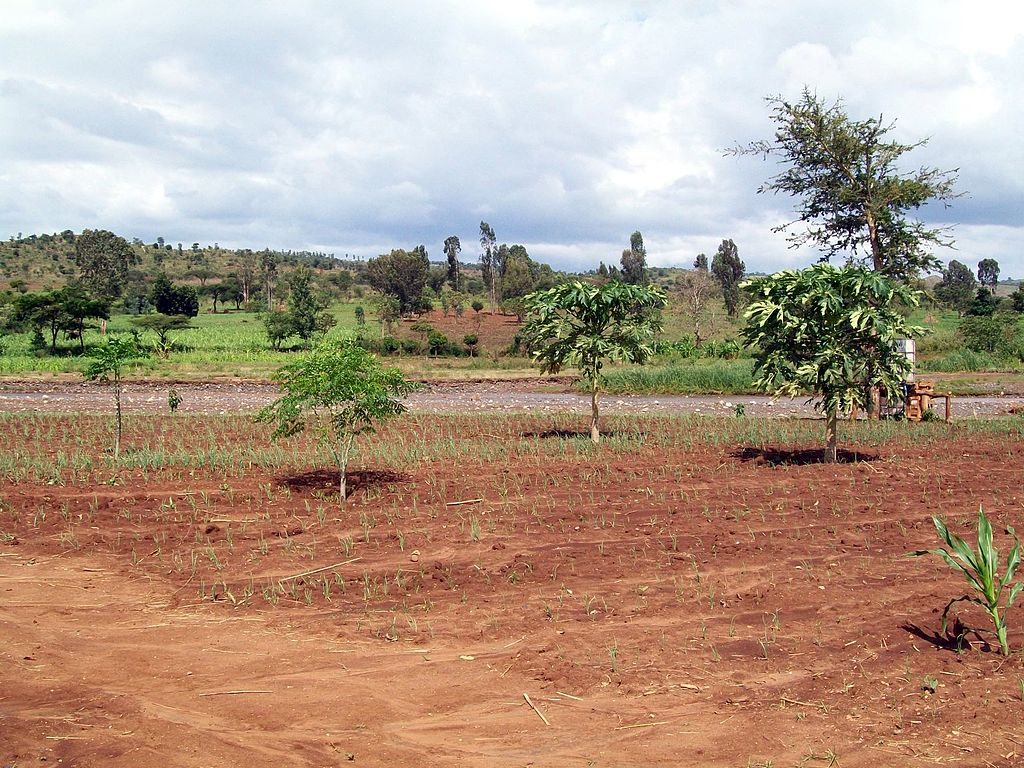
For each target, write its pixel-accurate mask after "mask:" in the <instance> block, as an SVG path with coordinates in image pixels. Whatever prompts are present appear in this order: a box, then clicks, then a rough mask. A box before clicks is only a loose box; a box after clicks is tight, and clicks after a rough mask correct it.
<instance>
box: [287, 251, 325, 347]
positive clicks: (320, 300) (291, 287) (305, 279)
mask: <svg viewBox="0 0 1024 768" xmlns="http://www.w3.org/2000/svg"><path fill="white" fill-rule="evenodd" d="M327 305H328V302H327V299H326V298H325V297H324V296H322V295H321V294H319V293H318V292H317V291H315V290H314V288H313V272H312V270H310V269H309V267H298V268H297V269H296V270H295V271H294V272H292V273H291V275H289V277H288V319H289V320H290V321H291V326H292V333H294V334H295V335H296V336H298V337H299V338H300V339H302V340H303V341H304V342H308V341H309V340H310V339H312V338H313V336H314V335H316V334H318V333H326V332H327V331H328V330H330V328H331V327H332V326H333V325H334V324H335V322H336V321H335V319H334V316H333V315H331V314H330V313H329V312H326V311H325V310H326V309H327Z"/></svg>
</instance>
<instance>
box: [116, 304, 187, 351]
mask: <svg viewBox="0 0 1024 768" xmlns="http://www.w3.org/2000/svg"><path fill="white" fill-rule="evenodd" d="M131 323H132V325H134V326H135V327H136V328H142V329H144V330H148V331H153V332H154V333H156V336H157V349H158V350H159V352H160V354H161V355H163V356H165V357H166V356H167V354H168V353H169V352H170V351H171V349H172V347H173V342H172V341H170V340H169V339H168V334H169V333H170V332H171V331H176V330H181V329H184V328H190V327H191V326H192V320H191V319H190V318H188V317H186V316H185V315H164V314H160V313H157V314H155V315H140V316H139V317H134V318H132V321H131Z"/></svg>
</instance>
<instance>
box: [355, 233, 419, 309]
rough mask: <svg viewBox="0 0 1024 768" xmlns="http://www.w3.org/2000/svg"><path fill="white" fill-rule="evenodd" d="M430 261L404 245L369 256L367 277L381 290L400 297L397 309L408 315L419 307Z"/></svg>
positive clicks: (370, 282)
mask: <svg viewBox="0 0 1024 768" xmlns="http://www.w3.org/2000/svg"><path fill="white" fill-rule="evenodd" d="M428 272H429V262H425V261H424V260H423V257H422V255H421V254H420V253H418V252H417V251H415V250H413V251H412V252H409V251H403V250H401V249H397V250H393V251H391V253H389V254H387V255H383V256H378V257H377V258H375V259H370V260H369V262H367V265H366V280H367V282H368V283H369V284H370V285H371V286H372V287H373V288H375V289H377V290H378V291H380V292H381V293H382V294H385V295H387V296H391V297H394V298H395V299H396V300H397V301H398V312H399V314H400V315H407V314H409V313H411V312H413V311H415V310H416V309H417V307H418V306H419V304H420V302H421V299H422V296H423V289H424V288H425V287H426V284H427V274H428Z"/></svg>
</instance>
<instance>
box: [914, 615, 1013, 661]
mask: <svg viewBox="0 0 1024 768" xmlns="http://www.w3.org/2000/svg"><path fill="white" fill-rule="evenodd" d="M900 629H902V630H903V631H904V632H909V633H910V634H911V635H914V636H915V637H917V638H919V639H921V640H924V641H925V642H926V643H929V644H930V645H934V646H935V647H936V648H941V649H943V650H945V651H953V652H954V653H962V652H963V651H965V650H970V649H971V648H972V647H973V645H974V643H975V642H978V643H980V645H981V649H982V650H983V651H986V652H988V651H993V650H995V648H994V646H993V645H992V644H991V643H990V642H989V641H988V640H986V639H985V638H984V637H982V636H981V634H980V633H979V632H978V630H976V629H971V628H970V627H967V626H966V625H965V624H963V622H961V621H960V619H959V618H957V619H954V620H953V626H952V627H950V628H949V629H947V631H946V634H945V635H942V634H940V633H939V632H928V631H926V630H924V629H922V628H921V627H919V626H917V624H911V623H910V622H907V623H906V624H903V625H901V627H900ZM969 636H970V637H971V638H973V639H968V638H969Z"/></svg>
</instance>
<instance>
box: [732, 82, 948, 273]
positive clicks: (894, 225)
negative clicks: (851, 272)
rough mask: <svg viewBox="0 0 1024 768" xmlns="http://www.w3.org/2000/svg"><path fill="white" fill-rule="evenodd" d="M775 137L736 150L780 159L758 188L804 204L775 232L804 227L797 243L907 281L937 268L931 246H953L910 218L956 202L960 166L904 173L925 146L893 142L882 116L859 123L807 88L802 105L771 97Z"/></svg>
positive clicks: (937, 232) (944, 236)
mask: <svg viewBox="0 0 1024 768" xmlns="http://www.w3.org/2000/svg"><path fill="white" fill-rule="evenodd" d="M766 101H767V102H768V104H769V105H770V107H771V119H772V121H773V122H774V123H775V126H776V130H775V138H774V139H773V140H770V141H755V142H752V143H751V144H749V145H747V146H745V147H743V146H741V147H736V148H734V149H732V150H730V153H731V154H737V155H761V156H762V157H764V158H767V157H769V156H772V157H774V158H777V159H778V161H779V163H780V164H781V165H782V167H783V170H782V171H781V172H780V173H779V174H778V175H776V176H774V177H772V178H771V179H769V180H768V181H767V182H765V183H764V184H762V185H761V187H760V188H759V189H758V192H759V193H763V192H771V193H773V194H778V193H780V192H782V193H785V194H787V195H792V196H794V197H796V198H798V199H799V203H798V207H797V218H796V220H795V221H793V222H790V223H788V224H784V225H780V226H778V227H776V228H775V230H774V231H776V232H781V231H786V230H788V229H789V228H790V227H791V226H792V225H793V224H797V223H799V224H802V225H803V226H804V227H805V229H804V230H803V231H802V232H798V233H795V234H792V235H791V236H790V238H789V240H790V243H791V244H792V245H793V246H799V245H803V244H805V243H810V244H811V245H814V246H817V247H818V248H820V249H821V250H822V251H823V252H824V254H825V258H826V259H828V258H829V257H830V256H833V255H835V254H837V253H845V254H846V255H847V258H848V259H849V260H851V261H854V260H866V261H867V262H868V263H870V265H871V267H872V269H874V270H875V271H876V272H883V273H885V274H887V275H889V276H892V277H898V278H905V277H908V276H911V275H914V274H916V273H917V272H918V271H920V270H922V269H926V270H927V269H934V268H936V267H938V260H937V259H936V258H935V257H934V256H932V255H931V254H930V253H929V252H928V251H927V250H926V248H927V247H928V246H932V245H950V244H951V243H952V241H951V239H950V238H949V237H948V236H947V234H946V233H945V232H944V231H943V230H942V229H930V228H928V227H925V226H924V224H923V223H922V222H920V221H912V220H908V219H907V213H908V212H910V211H912V210H916V209H918V208H920V207H921V206H922V205H925V204H926V203H928V202H929V201H931V200H950V199H952V198H954V197H957V196H958V194H957V193H956V192H955V191H954V185H955V183H956V179H957V171H958V169H953V170H948V171H942V170H938V169H936V168H926V167H923V168H921V169H919V170H917V171H913V172H908V173H904V172H901V171H900V170H899V168H898V167H897V163H898V162H899V160H900V159H901V158H902V156H903V155H905V154H906V153H908V152H910V151H911V150H913V149H916V148H918V147H921V146H923V145H924V144H926V143H927V142H926V140H921V141H918V142H916V143H913V144H902V143H900V142H897V141H891V140H889V139H888V134H889V133H890V131H892V129H893V126H894V123H888V122H885V121H884V120H883V118H882V117H877V118H874V117H873V118H868V119H867V120H853V119H851V118H850V117H849V116H848V115H847V114H846V109H845V105H844V104H843V103H842V101H836V102H835V103H834V104H831V105H828V104H826V103H825V102H824V101H822V100H821V99H819V98H818V96H816V95H815V94H813V93H811V91H809V90H808V89H807V88H804V90H803V94H802V95H801V98H800V100H799V101H796V102H792V103H791V102H788V101H786V100H785V99H783V98H782V97H781V96H770V97H768V98H767V99H766Z"/></svg>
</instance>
